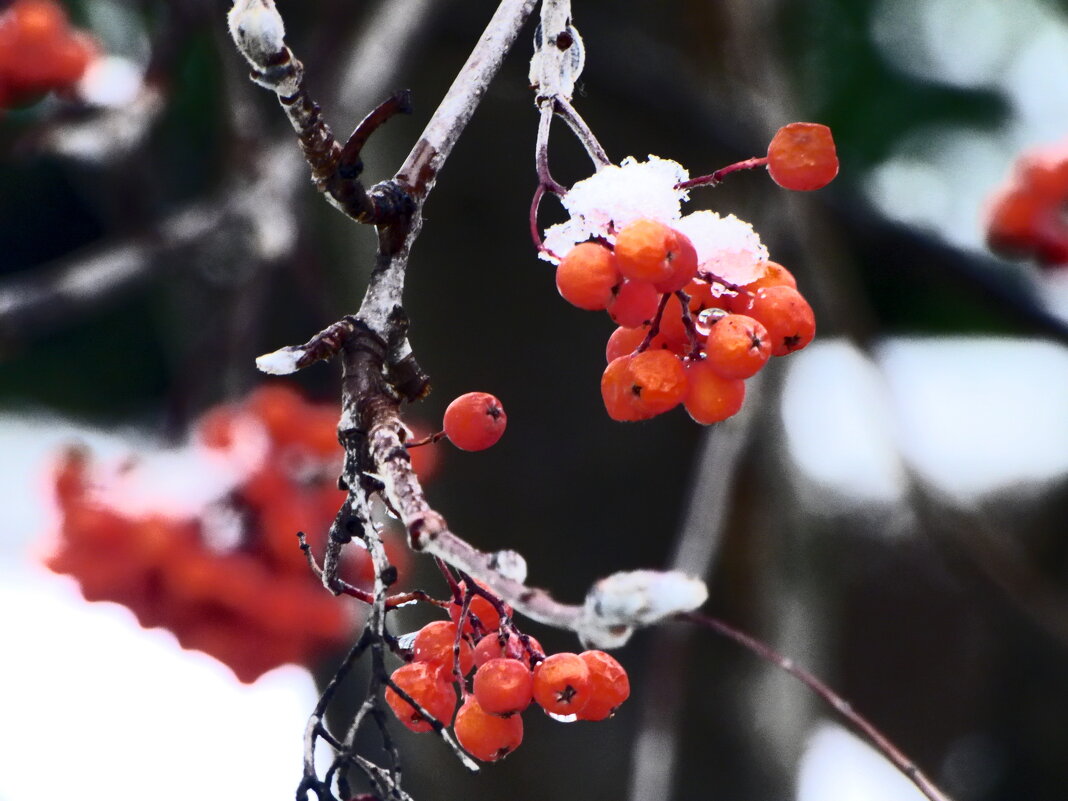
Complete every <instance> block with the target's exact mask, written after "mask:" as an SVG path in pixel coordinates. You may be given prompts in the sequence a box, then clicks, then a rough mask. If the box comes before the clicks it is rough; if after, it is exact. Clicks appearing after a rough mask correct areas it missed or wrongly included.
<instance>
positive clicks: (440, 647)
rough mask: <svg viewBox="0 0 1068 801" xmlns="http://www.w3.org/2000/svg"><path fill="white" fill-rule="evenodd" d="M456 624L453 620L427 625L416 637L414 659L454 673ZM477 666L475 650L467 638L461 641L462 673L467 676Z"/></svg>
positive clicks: (413, 651)
mask: <svg viewBox="0 0 1068 801" xmlns="http://www.w3.org/2000/svg"><path fill="white" fill-rule="evenodd" d="M455 646H456V624H455V623H454V622H453V621H451V620H435V621H434V622H433V623H427V624H426V625H425V626H423V628H421V629H420V630H419V633H418V634H416V635H415V642H414V643H413V644H412V659H413V660H414V661H416V662H429V663H431V664H435V665H439V666H440V667H442V668H444V669H445V671H446V672H447V673H452V671H453V668H454V667H455V665H456V657H455V650H454V649H455ZM474 665H475V657H474V649H473V648H472V647H471V643H470V642H468V641H467V639H466V638H461V639H460V673H461V675H464V676H466V675H467V674H468V673H469V672H470V671H471V668H472V667H474Z"/></svg>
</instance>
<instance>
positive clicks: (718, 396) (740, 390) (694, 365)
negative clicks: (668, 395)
mask: <svg viewBox="0 0 1068 801" xmlns="http://www.w3.org/2000/svg"><path fill="white" fill-rule="evenodd" d="M686 378H687V380H688V382H689V384H688V390H687V393H686V399H685V400H684V401H683V405H684V406H685V407H686V411H687V412H689V413H690V417H692V418H693V419H694V420H695V421H697V422H698V423H701V424H702V425H710V424H711V423H718V422H720V421H721V420H726V419H727V418H728V417H731V416H732V415H735V414H737V413H738V410H739V409H741V408H742V402H743V401H744V400H745V381H743V380H742V379H740V378H724V377H723V376H721V375H720V374H719V373H717V372H716V371H715V369H714V368H713V367H712V365H710V364H709V363H708V362H707V361H694V362H690V363H689V364H687V365H686Z"/></svg>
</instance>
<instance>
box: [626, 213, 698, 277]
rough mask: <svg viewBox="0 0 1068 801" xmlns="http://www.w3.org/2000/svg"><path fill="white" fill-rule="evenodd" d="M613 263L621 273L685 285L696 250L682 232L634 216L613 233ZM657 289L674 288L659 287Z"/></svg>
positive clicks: (694, 265) (694, 264) (691, 273)
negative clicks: (627, 223) (614, 256)
mask: <svg viewBox="0 0 1068 801" xmlns="http://www.w3.org/2000/svg"><path fill="white" fill-rule="evenodd" d="M615 253H616V264H617V266H618V267H619V271H620V272H621V273H622V274H623V276H624V277H626V278H630V279H632V280H634V281H644V282H646V283H650V284H663V285H665V286H668V285H671V286H673V285H674V284H676V283H678V286H677V287H675V288H676V289H681V288H682V287H684V286H686V284H687V283H688V282H689V280H690V279H691V278H693V276H694V274H695V273H696V272H697V251H695V250H694V247H693V244H691V242H690V240H689V239H688V238H687V237H686V236H685V235H684V234H680V233H679V232H678V231H676V230H675V229H673V228H670V227H669V226H667V225H664V223H661V222H657V221H655V220H637V221H635V222H632V223H631V224H630V225H627V226H626V227H624V228H623V229H622V230H621V231H620V232H619V233H618V234H616V250H615ZM657 289H658V291H661V292H667V291H672V292H673V291H674V289H672V290H667V289H660V288H659V286H658V287H657Z"/></svg>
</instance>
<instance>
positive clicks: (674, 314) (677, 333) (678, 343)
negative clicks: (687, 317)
mask: <svg viewBox="0 0 1068 801" xmlns="http://www.w3.org/2000/svg"><path fill="white" fill-rule="evenodd" d="M659 336H661V337H663V338H664V342H665V343H666V344H667V346H668V348H669V349H670V350H672V351H674V352H675V353H685V352H686V351H687V350H689V347H690V334H689V332H688V331H687V330H686V324H685V323H683V321H682V303H680V302H679V299H678V297H677V296H675V295H672V296H671V297H670V298H668V301H667V305H665V306H664V314H663V316H662V317H661V318H660V331H659Z"/></svg>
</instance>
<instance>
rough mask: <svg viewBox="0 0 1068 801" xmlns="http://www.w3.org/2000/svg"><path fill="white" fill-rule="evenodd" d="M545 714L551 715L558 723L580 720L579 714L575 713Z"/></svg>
mask: <svg viewBox="0 0 1068 801" xmlns="http://www.w3.org/2000/svg"><path fill="white" fill-rule="evenodd" d="M545 714H547V715H548V716H549V717H551V718H552V719H553V720H555V721H557V722H558V723H574V722H575V721H576V720H578V715H575V714H571V715H557V714H556V713H555V712H546V713H545Z"/></svg>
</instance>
